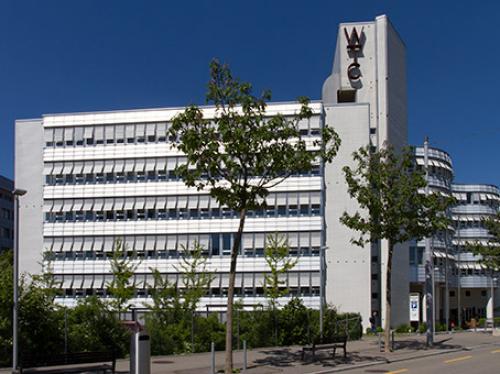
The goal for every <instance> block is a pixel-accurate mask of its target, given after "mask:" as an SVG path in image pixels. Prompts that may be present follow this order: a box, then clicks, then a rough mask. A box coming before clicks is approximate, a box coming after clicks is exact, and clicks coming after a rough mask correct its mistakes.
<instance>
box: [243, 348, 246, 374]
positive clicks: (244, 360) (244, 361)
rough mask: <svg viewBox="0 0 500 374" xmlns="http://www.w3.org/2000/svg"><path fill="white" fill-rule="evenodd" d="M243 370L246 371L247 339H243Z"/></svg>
mask: <svg viewBox="0 0 500 374" xmlns="http://www.w3.org/2000/svg"><path fill="white" fill-rule="evenodd" d="M243 372H244V373H246V372H247V341H246V340H243Z"/></svg>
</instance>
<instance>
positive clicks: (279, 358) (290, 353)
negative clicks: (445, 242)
mask: <svg viewBox="0 0 500 374" xmlns="http://www.w3.org/2000/svg"><path fill="white" fill-rule="evenodd" d="M435 343H436V344H435V345H434V347H433V348H431V349H426V347H425V336H421V335H396V339H395V344H394V348H395V350H394V351H393V352H390V353H384V352H381V351H380V348H379V342H378V339H377V338H376V337H364V338H363V339H362V340H359V341H352V342H348V344H347V352H348V355H347V358H346V359H344V357H343V352H342V350H340V351H338V350H337V356H336V358H332V356H331V351H328V352H327V351H321V352H319V353H317V354H316V359H315V360H312V358H311V357H310V355H309V356H306V358H305V360H304V361H303V360H302V359H301V347H299V346H294V347H279V348H261V349H253V350H249V351H248V356H247V362H248V369H247V371H246V373H248V374H274V373H284V374H302V373H308V374H321V373H334V372H340V371H347V370H351V369H357V368H363V367H370V366H375V365H378V364H383V363H387V362H398V361H404V360H413V359H418V358H424V357H426V356H432V355H438V354H444V353H451V352H455V351H461V350H466V349H468V348H472V347H479V346H482V345H497V346H500V336H494V335H492V334H491V332H460V333H452V334H438V335H436V337H435ZM210 362H211V355H210V353H195V354H186V355H175V356H174V355H172V356H161V357H160V356H155V357H152V358H151V374H167V373H168V374H211V373H210ZM223 364H224V352H216V367H217V369H218V370H221V369H222V367H223ZM128 366H129V361H128V360H119V361H118V362H117V373H119V374H120V373H121V374H126V373H128ZM234 367H235V368H239V369H241V368H243V352H242V351H236V352H234ZM372 370H376V368H373V369H372ZM0 373H1V374H6V373H10V370H9V369H0Z"/></svg>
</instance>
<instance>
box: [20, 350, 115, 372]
mask: <svg viewBox="0 0 500 374" xmlns="http://www.w3.org/2000/svg"><path fill="white" fill-rule="evenodd" d="M115 367H116V357H115V355H114V354H113V353H111V352H77V353H61V354H51V355H50V354H47V355H24V356H21V360H20V367H19V373H20V374H23V373H24V374H29V373H44V374H48V373H54V374H56V373H58V374H59V373H83V372H89V371H90V372H95V373H103V374H106V373H108V372H111V373H114V372H115Z"/></svg>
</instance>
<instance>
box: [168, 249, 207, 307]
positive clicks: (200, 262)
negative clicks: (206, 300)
mask: <svg viewBox="0 0 500 374" xmlns="http://www.w3.org/2000/svg"><path fill="white" fill-rule="evenodd" d="M182 249H183V253H182V256H181V263H180V265H179V266H175V270H177V272H179V273H180V274H181V279H182V285H183V287H182V288H180V289H179V290H178V291H179V293H180V296H181V298H182V304H183V308H184V309H185V310H188V311H191V312H195V311H196V307H197V305H198V303H199V301H200V299H201V298H202V297H203V296H205V295H206V294H207V291H208V289H209V288H210V284H211V283H212V281H213V280H214V278H215V275H214V274H213V272H209V271H208V270H207V260H208V258H207V257H206V256H204V255H203V251H204V248H203V246H201V245H200V243H198V242H194V244H193V247H192V248H189V247H183V248H182Z"/></svg>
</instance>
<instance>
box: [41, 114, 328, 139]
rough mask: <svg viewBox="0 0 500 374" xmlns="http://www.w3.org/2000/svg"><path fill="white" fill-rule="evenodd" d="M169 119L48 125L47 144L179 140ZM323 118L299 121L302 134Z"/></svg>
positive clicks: (313, 129)
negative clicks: (100, 123) (150, 121)
mask: <svg viewBox="0 0 500 374" xmlns="http://www.w3.org/2000/svg"><path fill="white" fill-rule="evenodd" d="M170 126H171V124H170V123H167V122H158V123H137V124H118V125H102V126H77V127H57V128H46V129H45V130H44V140H45V146H46V147H75V146H93V145H101V144H142V143H162V142H163V143H164V142H167V141H176V140H177V139H172V138H168V137H167V132H168V131H169V129H170ZM320 127H321V125H320V117H319V116H313V117H311V118H310V119H305V120H302V121H300V122H299V124H298V130H299V132H300V134H301V136H318V135H320Z"/></svg>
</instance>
